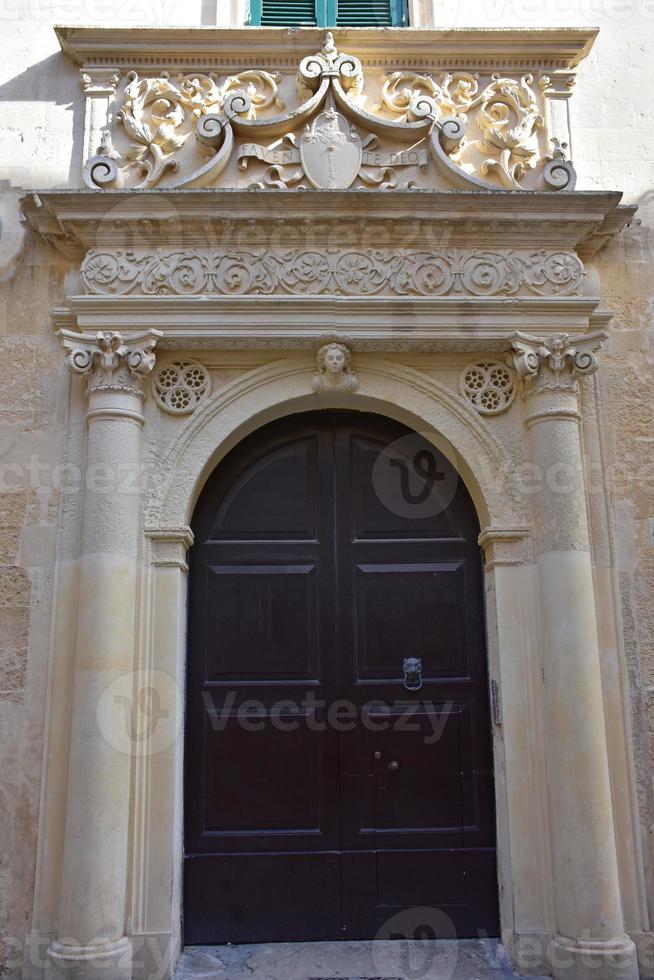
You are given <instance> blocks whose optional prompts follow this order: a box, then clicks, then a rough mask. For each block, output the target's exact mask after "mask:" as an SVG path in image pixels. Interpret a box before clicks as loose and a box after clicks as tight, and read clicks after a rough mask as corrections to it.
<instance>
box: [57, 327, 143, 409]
mask: <svg viewBox="0 0 654 980" xmlns="http://www.w3.org/2000/svg"><path fill="white" fill-rule="evenodd" d="M58 336H59V337H61V342H62V344H63V346H64V349H65V350H66V351H67V352H68V356H67V357H66V363H67V365H68V367H69V369H70V370H71V371H72V372H73V373H74V374H81V375H83V376H84V377H85V378H86V381H87V385H88V393H89V394H91V393H93V392H96V391H107V390H108V391H118V392H125V393H126V394H132V395H134V394H136V395H139V396H141V397H142V396H143V381H144V379H145V377H146V376H147V375H148V374H150V372H151V371H152V369H153V368H154V364H155V355H154V348H155V346H156V344H157V340H158V339H159V337H161V336H162V335H161V333H160V332H159V331H158V330H147V331H146V332H145V333H139V334H133V335H132V336H130V337H124V336H123V335H122V334H121V333H118V332H109V331H107V332H100V333H97V334H96V335H95V336H93V335H92V334H79V333H75V332H74V331H73V330H59V331H58Z"/></svg>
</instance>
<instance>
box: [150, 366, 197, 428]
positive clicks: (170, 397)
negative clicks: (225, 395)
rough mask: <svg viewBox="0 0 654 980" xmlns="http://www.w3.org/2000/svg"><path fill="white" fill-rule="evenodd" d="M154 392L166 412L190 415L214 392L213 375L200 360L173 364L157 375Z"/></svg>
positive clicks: (155, 376)
mask: <svg viewBox="0 0 654 980" xmlns="http://www.w3.org/2000/svg"><path fill="white" fill-rule="evenodd" d="M152 392H153V394H154V400H155V401H156V403H157V405H159V407H160V408H162V409H163V410H164V412H170V413H171V414H173V415H188V414H189V413H190V412H194V411H195V409H196V408H197V407H198V405H201V404H202V402H203V401H204V400H205V399H206V398H208V396H209V394H210V393H211V375H210V374H209V372H208V371H207V369H206V367H205V366H204V365H203V364H199V363H198V362H197V361H173V362H172V363H170V364H164V365H163V366H162V367H160V368H159V370H158V371H157V373H156V374H155V375H154V377H153V379H152Z"/></svg>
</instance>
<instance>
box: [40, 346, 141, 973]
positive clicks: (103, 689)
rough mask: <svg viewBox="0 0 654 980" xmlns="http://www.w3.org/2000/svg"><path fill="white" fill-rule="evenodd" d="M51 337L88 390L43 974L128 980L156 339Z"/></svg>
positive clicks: (130, 953) (130, 963)
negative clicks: (148, 400)
mask: <svg viewBox="0 0 654 980" xmlns="http://www.w3.org/2000/svg"><path fill="white" fill-rule="evenodd" d="M60 336H61V338H62V342H63V345H64V347H65V349H66V350H67V351H68V366H69V367H70V368H71V370H72V371H74V372H75V373H77V374H82V375H84V376H85V378H86V380H87V383H88V412H87V421H88V439H87V448H86V466H85V471H84V475H85V481H84V509H83V518H82V528H81V555H80V579H79V581H80V586H79V593H78V597H77V606H78V608H77V628H76V632H75V636H74V642H75V669H74V677H72V678H71V683H72V684H73V685H74V686H73V708H72V719H71V735H70V749H69V762H68V793H67V807H66V829H65V843H64V861H63V876H62V885H61V897H60V907H59V928H58V934H57V939H56V941H54V942H53V943H52V945H51V946H50V949H49V951H48V952H49V973H50V975H54V976H55V977H62V978H71V977H75V978H76V980H96V978H97V977H103V978H104V980H107V978H108V977H111V980H129V978H131V976H132V949H131V943H130V941H129V940H128V939H127V937H126V935H125V892H126V882H127V860H128V826H129V807H130V769H131V754H132V753H131V751H130V740H129V730H130V729H129V725H130V721H131V718H132V713H131V704H132V700H133V696H132V694H133V692H132V676H133V673H132V672H133V658H134V637H135V615H136V582H137V579H136V570H137V569H136V563H137V545H138V534H139V518H140V515H139V511H140V507H139V501H140V482H141V481H140V468H141V427H142V425H143V421H144V419H143V414H142V408H143V379H144V377H145V376H146V375H147V374H148V373H149V372H150V371H151V370H152V368H153V367H154V361H155V357H154V354H153V348H154V346H155V344H156V341H157V337H158V336H159V334H158V333H157V332H156V331H149V332H148V333H145V334H140V335H134V336H132V337H130V338H123V337H122V336H121V335H120V334H118V333H99V334H98V335H97V337H92V336H86V335H84V334H76V333H73V332H71V331H68V330H62V331H60ZM72 641H73V637H71V642H72ZM126 733H127V738H126Z"/></svg>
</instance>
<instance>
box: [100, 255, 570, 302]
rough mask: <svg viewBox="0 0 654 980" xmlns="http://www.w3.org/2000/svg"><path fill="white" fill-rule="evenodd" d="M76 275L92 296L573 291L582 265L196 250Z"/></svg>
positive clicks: (110, 260) (106, 264) (127, 260)
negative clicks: (80, 276)
mask: <svg viewBox="0 0 654 980" xmlns="http://www.w3.org/2000/svg"><path fill="white" fill-rule="evenodd" d="M81 273H82V279H83V282H84V285H85V288H86V290H87V292H89V293H93V294H96V295H118V296H123V295H127V294H134V293H140V294H145V295H150V296H187V295H194V294H197V293H207V294H218V295H226V296H239V295H268V294H273V293H288V294H290V295H295V296H312V295H313V296H317V295H345V296H372V295H379V294H386V295H395V296H447V295H451V294H453V295H456V294H460V295H466V296H514V295H520V294H526V295H536V296H576V295H580V293H581V289H582V285H583V275H584V270H583V265H582V264H581V262H580V260H579V259H578V258H577V256H576V255H575V254H574V252H549V251H546V250H542V249H541V250H538V251H532V252H529V251H525V252H522V251H516V250H512V249H503V250H497V251H494V250H488V251H485V250H483V249H439V250H432V251H420V252H418V251H392V250H383V249H380V250H368V249H358V250H356V251H354V250H352V251H347V250H339V249H325V250H321V251H318V250H317V249H316V250H305V251H282V252H268V251H265V250H256V251H251V252H250V251H248V252H245V251H243V252H241V251H223V250H219V249H206V250H205V249H202V250H195V251H157V252H156V253H154V254H153V253H152V252H142V251H126V250H125V251H123V250H116V251H113V252H110V251H102V252H100V251H97V252H89V253H88V255H87V256H86V258H85V259H84V262H83V264H82V268H81Z"/></svg>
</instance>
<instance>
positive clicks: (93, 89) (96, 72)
mask: <svg viewBox="0 0 654 980" xmlns="http://www.w3.org/2000/svg"><path fill="white" fill-rule="evenodd" d="M79 77H80V82H81V84H82V88H83V90H84V94H85V95H88V96H103V97H104V98H112V97H113V96H114V95H115V94H116V88H117V86H118V82H119V81H120V72H119V71H118V69H117V68H83V69H82V70H81V71H80V73H79Z"/></svg>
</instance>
